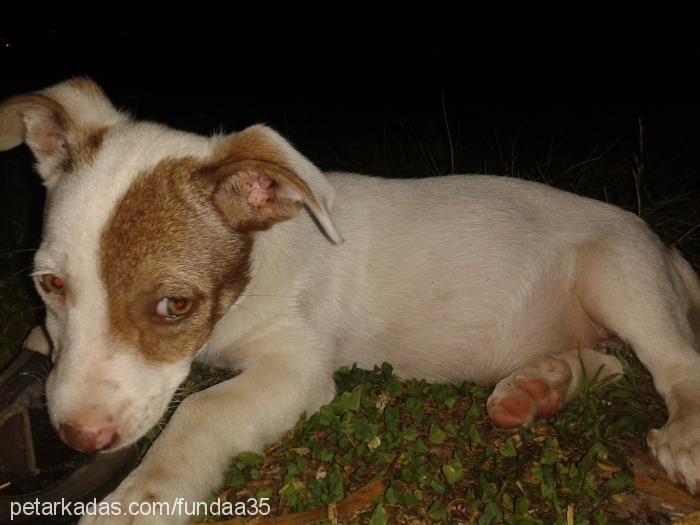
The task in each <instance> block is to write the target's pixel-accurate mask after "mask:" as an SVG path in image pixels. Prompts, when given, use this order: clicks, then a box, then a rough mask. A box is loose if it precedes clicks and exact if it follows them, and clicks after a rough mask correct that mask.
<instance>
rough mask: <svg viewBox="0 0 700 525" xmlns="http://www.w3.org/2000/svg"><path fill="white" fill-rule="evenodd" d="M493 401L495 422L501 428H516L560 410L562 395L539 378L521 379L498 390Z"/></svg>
mask: <svg viewBox="0 0 700 525" xmlns="http://www.w3.org/2000/svg"><path fill="white" fill-rule="evenodd" d="M499 386H500V385H499ZM497 390H500V391H497V392H494V395H492V396H491V398H489V402H488V403H487V410H488V413H489V417H490V418H491V421H493V423H494V425H496V426H497V427H500V428H516V427H519V426H521V425H527V424H528V423H531V422H532V421H533V420H534V419H535V418H538V417H547V416H550V415H552V414H553V413H554V412H556V411H557V410H558V409H559V404H560V401H561V395H560V394H559V392H558V391H557V390H556V389H555V388H553V387H552V386H551V385H550V384H549V383H547V382H546V381H544V380H543V379H539V378H528V379H519V380H517V381H514V382H509V383H508V384H506V385H504V388H500V389H497Z"/></svg>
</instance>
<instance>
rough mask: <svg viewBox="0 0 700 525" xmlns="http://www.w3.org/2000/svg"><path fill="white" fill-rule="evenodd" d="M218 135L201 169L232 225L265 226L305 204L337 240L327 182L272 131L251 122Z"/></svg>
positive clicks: (331, 194) (339, 238)
mask: <svg viewBox="0 0 700 525" xmlns="http://www.w3.org/2000/svg"><path fill="white" fill-rule="evenodd" d="M219 140H220V142H219V143H218V144H217V145H216V153H215V160H214V161H213V162H212V164H211V165H209V167H208V168H207V169H208V171H209V172H210V174H211V176H212V177H213V178H214V180H215V182H216V189H215V192H214V201H215V203H216V205H217V206H218V207H219V209H220V210H221V212H222V213H223V214H224V216H225V217H226V218H227V219H228V220H229V221H230V222H231V224H232V225H233V226H234V227H235V228H238V229H243V230H246V229H247V230H265V229H267V228H269V227H270V226H272V225H273V224H275V223H277V222H281V221H285V220H288V219H291V218H292V217H294V216H296V215H297V214H298V213H299V211H300V210H301V209H302V208H304V207H306V209H307V210H308V211H309V212H310V213H311V215H312V216H313V217H314V218H315V219H316V222H317V224H318V226H319V227H320V228H321V230H322V231H323V232H324V233H325V235H326V237H328V239H329V240H330V241H332V242H333V243H335V244H340V243H342V242H343V238H342V237H341V235H340V234H339V233H338V231H337V230H336V228H335V225H334V224H333V221H332V219H331V216H330V210H331V206H332V205H333V196H334V193H333V188H332V187H331V185H330V183H329V182H328V180H327V179H326V177H324V175H323V174H322V173H321V172H320V171H319V169H318V168H317V167H316V166H314V165H313V164H312V163H311V162H310V161H309V160H308V159H306V158H305V157H304V156H302V155H301V154H300V153H299V152H298V151H296V150H295V149H294V148H293V147H292V146H291V145H290V144H289V143H288V142H287V141H286V140H285V139H283V138H282V137H281V136H280V135H279V134H278V133H277V132H275V131H273V130H272V129H270V128H268V127H266V126H262V125H256V126H251V127H249V128H246V129H245V130H243V131H242V132H240V133H236V134H234V135H232V136H228V137H223V138H220V139H219Z"/></svg>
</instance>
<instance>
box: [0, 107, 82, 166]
mask: <svg viewBox="0 0 700 525" xmlns="http://www.w3.org/2000/svg"><path fill="white" fill-rule="evenodd" d="M29 112H31V113H32V115H33V116H34V122H33V127H32V129H31V130H28V129H26V127H25V123H24V116H25V114H27V113H29ZM75 127H76V126H75V124H74V123H73V121H72V120H71V119H70V117H69V116H68V114H67V113H66V111H65V109H64V108H63V106H62V105H61V104H59V103H58V102H56V101H55V100H53V99H51V98H49V97H45V96H44V95H38V94H33V95H19V96H16V97H12V98H10V99H8V100H6V101H5V102H3V103H2V104H1V105H0V149H9V148H11V147H15V146H18V145H19V144H21V143H22V142H23V141H25V140H26V142H27V144H28V145H29V146H30V147H31V148H32V150H33V151H34V154H35V155H36V156H37V158H39V159H42V158H47V157H50V156H52V155H56V154H60V153H61V151H60V150H61V148H63V146H64V144H65V137H66V136H67V135H68V134H69V133H70V132H72V131H73V130H75Z"/></svg>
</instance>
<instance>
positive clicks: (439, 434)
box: [219, 351, 664, 525]
mask: <svg viewBox="0 0 700 525" xmlns="http://www.w3.org/2000/svg"><path fill="white" fill-rule="evenodd" d="M618 355H619V356H620V357H621V359H622V361H623V362H624V364H625V369H626V374H625V376H624V378H623V379H621V380H620V381H618V382H616V383H608V384H601V383H598V382H596V381H595V380H594V379H593V378H592V379H591V381H589V382H587V383H586V387H585V388H584V390H583V392H582V394H581V395H580V396H579V398H578V399H577V400H575V401H574V402H572V403H570V404H569V405H567V406H566V407H565V409H564V410H562V411H561V412H560V413H559V414H558V415H557V416H556V417H554V418H551V419H549V420H546V421H545V420H539V421H537V422H535V423H534V424H533V425H532V427H530V428H528V429H525V428H521V429H519V430H518V431H517V432H506V431H500V430H497V429H495V428H493V426H492V425H491V424H490V422H489V420H488V417H487V416H486V411H485V401H486V398H487V395H488V393H489V390H488V389H485V388H482V387H476V386H473V385H470V384H466V383H465V384H463V385H461V386H454V385H438V384H428V383H426V382H424V381H417V380H411V381H402V380H399V379H398V378H396V377H394V376H393V375H392V369H391V366H390V365H388V364H384V365H383V366H382V367H376V368H375V369H374V370H373V371H368V370H360V369H356V368H352V369H347V368H345V369H341V370H339V371H338V372H337V373H336V377H335V379H336V385H337V388H338V397H337V398H336V399H335V400H334V401H333V402H331V403H330V404H329V405H326V406H325V407H323V408H321V410H320V411H319V412H318V413H316V414H313V415H311V416H310V417H309V418H303V419H302V420H301V421H300V422H299V424H298V425H297V426H296V427H295V428H294V429H293V430H292V431H290V432H289V434H288V435H287V437H286V438H285V439H284V440H283V441H282V442H281V443H278V444H276V445H274V446H273V447H271V448H270V449H269V450H268V451H267V452H266V453H265V455H264V456H258V455H255V454H243V455H241V456H239V457H238V458H236V459H234V461H233V462H232V465H231V468H230V470H229V474H228V477H227V480H226V484H225V487H224V488H223V489H222V491H221V493H220V494H219V496H220V497H222V498H223V499H231V500H232V501H241V500H245V499H247V498H249V497H258V498H261V497H269V498H271V505H272V508H273V509H274V512H273V514H274V515H279V514H283V513H293V512H301V511H305V510H309V509H314V508H322V507H326V506H328V505H329V504H331V503H334V502H338V501H340V500H342V499H343V498H344V497H345V496H346V495H347V494H348V493H350V492H353V491H356V490H357V489H359V488H360V487H362V486H364V485H365V484H367V483H368V482H369V481H370V480H372V479H375V478H382V479H384V480H386V483H387V487H388V488H387V490H386V491H385V493H384V495H383V497H381V498H380V499H379V500H378V501H375V502H373V504H371V505H369V506H368V507H367V511H366V512H365V513H364V514H362V513H361V514H359V515H357V516H356V517H355V518H354V519H353V520H351V522H352V523H372V524H375V525H376V524H380V523H388V522H391V523H406V524H408V523H478V524H479V525H490V524H496V523H507V524H542V525H544V524H547V525H549V524H557V525H558V524H562V525H565V524H567V521H566V520H567V513H568V514H571V515H573V517H574V518H573V519H574V521H573V522H572V523H577V524H586V523H596V524H613V523H644V522H645V521H643V520H646V519H648V518H649V517H650V515H649V514H648V512H647V510H646V509H644V508H642V507H639V506H635V505H636V504H637V503H632V498H630V497H629V496H630V495H632V494H634V483H633V473H632V469H631V465H630V463H629V461H628V459H627V458H629V457H630V456H631V455H632V454H633V453H634V451H635V450H637V449H639V448H640V447H641V446H642V436H644V434H645V433H646V431H647V430H649V429H650V428H652V427H653V426H658V425H660V424H661V423H662V422H663V420H664V410H663V403H662V402H661V400H660V399H659V398H658V396H657V395H656V394H655V392H654V390H653V388H652V385H651V381H650V377H649V375H648V374H647V373H646V372H645V370H644V369H643V368H642V367H641V365H640V364H639V363H638V362H637V361H636V360H634V359H630V357H631V356H629V355H625V354H623V353H620V352H619V351H618ZM650 408H651V409H652V410H650ZM650 413H651V414H653V417H650V416H649V414H650ZM642 518H643V520H642Z"/></svg>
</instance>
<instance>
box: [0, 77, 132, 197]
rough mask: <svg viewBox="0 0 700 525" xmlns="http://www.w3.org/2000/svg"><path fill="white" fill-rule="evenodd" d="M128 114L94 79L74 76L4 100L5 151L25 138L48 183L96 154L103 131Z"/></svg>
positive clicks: (1, 136) (0, 138)
mask: <svg viewBox="0 0 700 525" xmlns="http://www.w3.org/2000/svg"><path fill="white" fill-rule="evenodd" d="M122 118H125V117H124V115H122V114H120V113H119V112H118V111H117V110H116V109H114V106H112V104H111V102H110V101H109V99H108V98H107V97H106V96H105V94H104V93H103V91H102V89H100V87H99V86H98V85H97V84H95V83H94V82H93V81H92V80H89V79H86V78H74V79H71V80H67V81H65V82H61V83H60V84H56V85H55V86H52V87H50V88H47V89H44V90H43V91H39V92H37V93H31V94H27V95H19V96H16V97H12V98H9V99H7V100H5V101H4V102H2V103H1V104H0V151H4V150H8V149H11V148H14V147H16V146H19V145H20V144H21V143H23V142H25V143H26V144H27V145H28V146H29V148H30V149H31V150H32V152H33V153H34V156H35V157H36V160H37V170H38V171H39V174H40V175H41V177H42V178H43V179H44V182H45V184H46V185H47V186H51V185H52V184H53V183H54V182H55V180H56V179H57V178H58V177H59V175H60V174H62V173H65V172H67V171H70V170H71V167H72V166H73V165H74V162H75V161H76V156H77V155H81V154H82V155H85V154H86V151H87V150H89V151H88V153H94V149H95V145H96V144H95V143H96V142H99V141H100V140H101V136H102V135H101V134H102V133H103V132H104V129H105V128H106V127H108V126H110V125H111V124H113V123H115V122H117V121H118V120H120V119H122Z"/></svg>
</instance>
